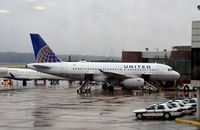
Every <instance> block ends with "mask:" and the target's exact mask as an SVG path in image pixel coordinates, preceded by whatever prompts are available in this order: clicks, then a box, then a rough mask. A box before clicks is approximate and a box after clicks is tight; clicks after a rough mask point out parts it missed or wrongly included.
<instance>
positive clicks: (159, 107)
mask: <svg viewBox="0 0 200 130" xmlns="http://www.w3.org/2000/svg"><path fill="white" fill-rule="evenodd" d="M157 109H158V110H164V109H165V106H163V105H158V108H157Z"/></svg>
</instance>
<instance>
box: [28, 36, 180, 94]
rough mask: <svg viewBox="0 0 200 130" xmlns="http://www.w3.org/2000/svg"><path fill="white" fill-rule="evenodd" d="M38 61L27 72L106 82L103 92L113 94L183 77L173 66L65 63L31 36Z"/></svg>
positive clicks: (41, 42)
mask: <svg viewBox="0 0 200 130" xmlns="http://www.w3.org/2000/svg"><path fill="white" fill-rule="evenodd" d="M30 36H31V40H32V45H33V49H34V53H35V58H36V59H37V62H38V63H31V64H27V67H28V68H31V69H34V70H37V71H40V72H44V73H48V74H52V75H56V76H60V77H64V78H68V79H71V80H79V81H84V83H83V84H82V86H81V87H80V90H82V89H84V87H85V85H86V83H87V82H88V81H97V82H103V85H102V88H103V89H104V90H106V89H108V90H110V91H113V89H114V86H121V87H124V88H126V89H139V88H141V87H142V86H144V83H145V82H146V81H147V82H148V81H149V80H156V81H174V80H177V79H179V77H180V74H179V73H178V72H176V71H174V70H173V69H172V68H171V67H170V66H168V65H164V64H158V63H106V62H85V61H82V62H64V61H62V60H60V59H59V58H58V57H57V56H56V55H55V53H54V52H53V51H52V50H51V49H50V48H49V46H48V45H47V44H46V43H45V41H44V40H43V39H42V38H41V37H40V35H39V34H30Z"/></svg>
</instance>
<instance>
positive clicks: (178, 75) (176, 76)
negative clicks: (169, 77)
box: [174, 71, 181, 79]
mask: <svg viewBox="0 0 200 130" xmlns="http://www.w3.org/2000/svg"><path fill="white" fill-rule="evenodd" d="M174 77H175V79H179V78H180V77H181V76H180V74H179V73H178V72H176V71H174Z"/></svg>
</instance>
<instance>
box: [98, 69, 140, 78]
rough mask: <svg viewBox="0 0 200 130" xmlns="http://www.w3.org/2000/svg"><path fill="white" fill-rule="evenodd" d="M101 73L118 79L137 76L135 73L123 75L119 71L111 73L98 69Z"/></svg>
mask: <svg viewBox="0 0 200 130" xmlns="http://www.w3.org/2000/svg"><path fill="white" fill-rule="evenodd" d="M100 72H101V73H103V74H104V75H105V76H106V77H107V78H114V79H119V80H124V79H127V78H137V77H138V76H136V75H123V74H119V73H113V72H105V71H102V70H100Z"/></svg>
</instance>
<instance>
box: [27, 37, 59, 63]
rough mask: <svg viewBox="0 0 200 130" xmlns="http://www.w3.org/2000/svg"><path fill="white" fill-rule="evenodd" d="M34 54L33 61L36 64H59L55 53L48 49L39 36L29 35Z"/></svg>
mask: <svg viewBox="0 0 200 130" xmlns="http://www.w3.org/2000/svg"><path fill="white" fill-rule="evenodd" d="M30 36H31V41H32V45H33V50H34V54H35V59H36V60H37V62H38V63H44V62H61V60H60V59H59V58H57V56H56V55H55V53H54V52H53V51H52V50H51V49H50V48H49V46H48V45H47V44H46V43H45V41H44V40H43V39H42V38H41V37H40V35H39V34H30Z"/></svg>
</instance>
